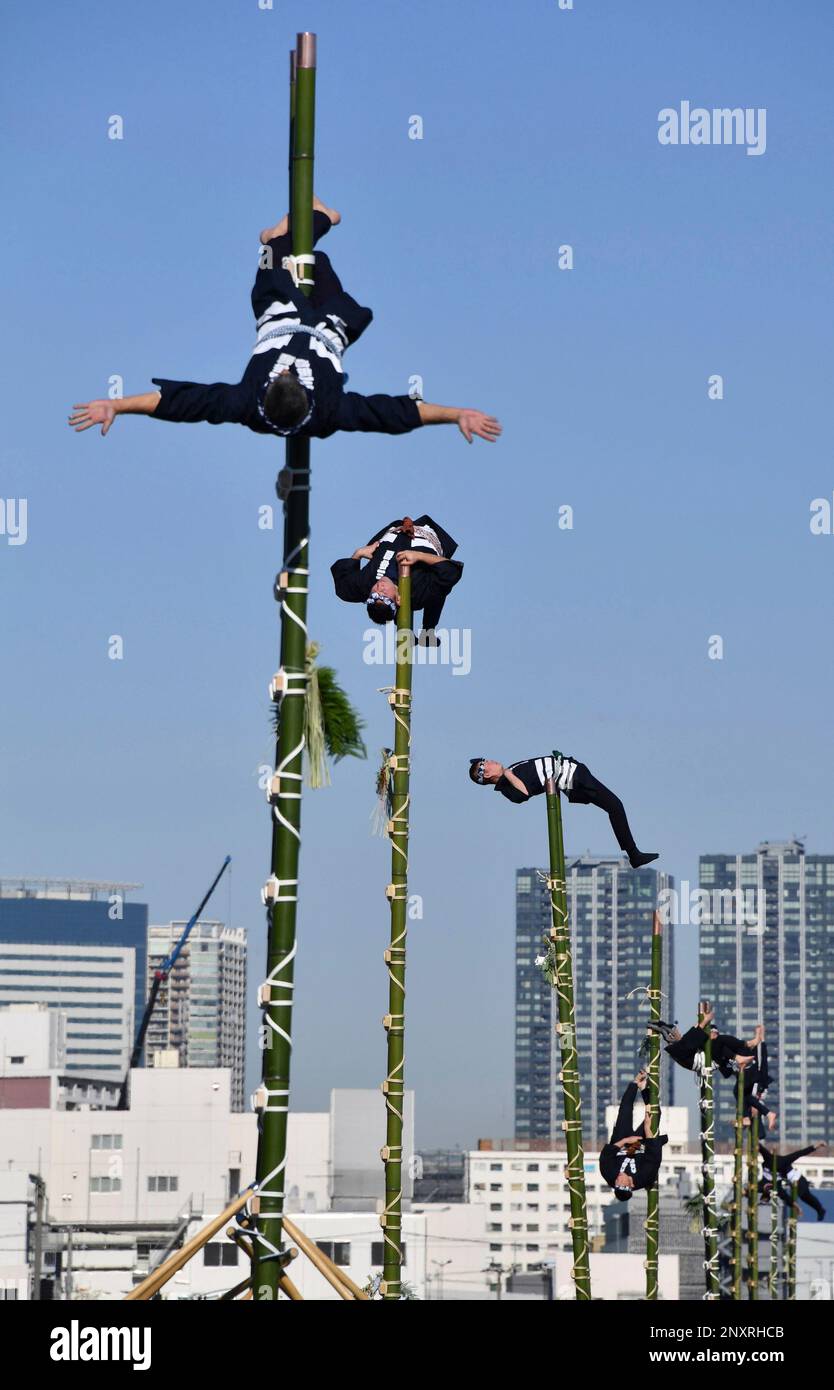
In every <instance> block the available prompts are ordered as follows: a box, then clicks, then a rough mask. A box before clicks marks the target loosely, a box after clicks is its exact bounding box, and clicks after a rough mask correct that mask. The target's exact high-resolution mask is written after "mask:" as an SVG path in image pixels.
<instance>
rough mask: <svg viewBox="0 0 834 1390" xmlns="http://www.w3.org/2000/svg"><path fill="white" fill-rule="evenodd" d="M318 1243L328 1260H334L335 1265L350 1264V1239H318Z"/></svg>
mask: <svg viewBox="0 0 834 1390" xmlns="http://www.w3.org/2000/svg"><path fill="white" fill-rule="evenodd" d="M316 1245H317V1246H318V1248H319V1250H320V1251H321V1253H322V1254H323V1255H326V1256H327V1258H328V1260H332V1261H333V1263H334V1265H342V1266H344V1265H349V1264H350V1241H349V1240H317V1241H316Z"/></svg>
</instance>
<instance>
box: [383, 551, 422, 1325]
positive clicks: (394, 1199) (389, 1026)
mask: <svg viewBox="0 0 834 1390" xmlns="http://www.w3.org/2000/svg"><path fill="white" fill-rule="evenodd" d="M398 588H399V591H400V606H399V608H398V610H397V664H396V674H395V678H394V688H393V689H392V690H389V691H388V692H387V694H388V702H389V704H390V706H391V710H392V713H393V715H394V752H393V756H392V758H391V761H390V771H391V778H392V789H393V798H392V807H391V819H390V821H389V822H388V837H389V839H390V841H391V882H390V883H389V885H388V887H387V888H386V890H385V891H386V896H387V898H388V902H389V906H390V912H391V922H390V928H391V935H390V941H389V945H388V949H387V950H386V952H385V964H386V967H387V969H388V1013H387V1014H386V1015H385V1018H384V1019H383V1021H382V1022H383V1027H384V1028H385V1032H386V1035H387V1040H388V1074H387V1076H386V1078H385V1080H384V1081H383V1083H382V1092H383V1095H384V1096H385V1110H386V1125H385V1146H384V1148H383V1149H382V1150H381V1152H380V1157H381V1158H382V1161H383V1163H384V1164H385V1209H384V1211H383V1212H382V1215H381V1216H380V1218H379V1220H380V1225H381V1226H382V1238H383V1266H382V1282H381V1283H380V1286H379V1287H380V1293H381V1294H382V1297H383V1298H384V1299H386V1300H388V1301H395V1300H397V1299H400V1298H401V1297H402V1262H403V1257H402V1196H403V1193H402V1161H403V1099H404V1096H405V942H406V933H407V930H408V818H409V801H410V779H411V677H412V670H413V659H412V658H413V638H414V633H413V630H412V613H411V566H410V565H400V567H399V584H398Z"/></svg>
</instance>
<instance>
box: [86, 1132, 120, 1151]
mask: <svg viewBox="0 0 834 1390" xmlns="http://www.w3.org/2000/svg"><path fill="white" fill-rule="evenodd" d="M91 1147H92V1148H94V1149H120V1148H121V1147H122V1136H121V1135H120V1134H94V1135H93V1137H92V1140H91Z"/></svg>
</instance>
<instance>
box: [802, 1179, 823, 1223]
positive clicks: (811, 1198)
mask: <svg viewBox="0 0 834 1390" xmlns="http://www.w3.org/2000/svg"><path fill="white" fill-rule="evenodd" d="M796 1195H797V1197H798V1198H799V1200H800V1202H804V1203H805V1205H806V1207H811V1208H812V1209H813V1210H814V1211H815V1212H816V1213H817V1220H818V1221H824V1220H825V1207H824V1206H823V1204H822V1202H821V1201H820V1200H819V1198H818V1197H817V1196H816V1194H815V1193H814V1192H812V1191H811V1187H810V1184H809V1182H808V1179H807V1178H800V1179H799V1180H798V1182H797V1184H796Z"/></svg>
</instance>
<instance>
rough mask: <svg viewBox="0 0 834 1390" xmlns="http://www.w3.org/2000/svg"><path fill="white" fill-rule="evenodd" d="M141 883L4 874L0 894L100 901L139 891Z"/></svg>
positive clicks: (0, 882) (0, 896) (19, 896)
mask: <svg viewBox="0 0 834 1390" xmlns="http://www.w3.org/2000/svg"><path fill="white" fill-rule="evenodd" d="M142 886H143V885H142V884H141V883H117V882H116V881H115V880H113V879H88V878H36V877H33V878H26V877H23V878H0V898H52V899H56V898H57V899H60V900H63V901H71V902H98V901H99V900H100V899H103V898H111V897H113V895H114V894H118V895H119V896H120V897H124V895H125V894H126V893H135V892H136V891H137V890H138V889H140V888H141V887H142Z"/></svg>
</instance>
